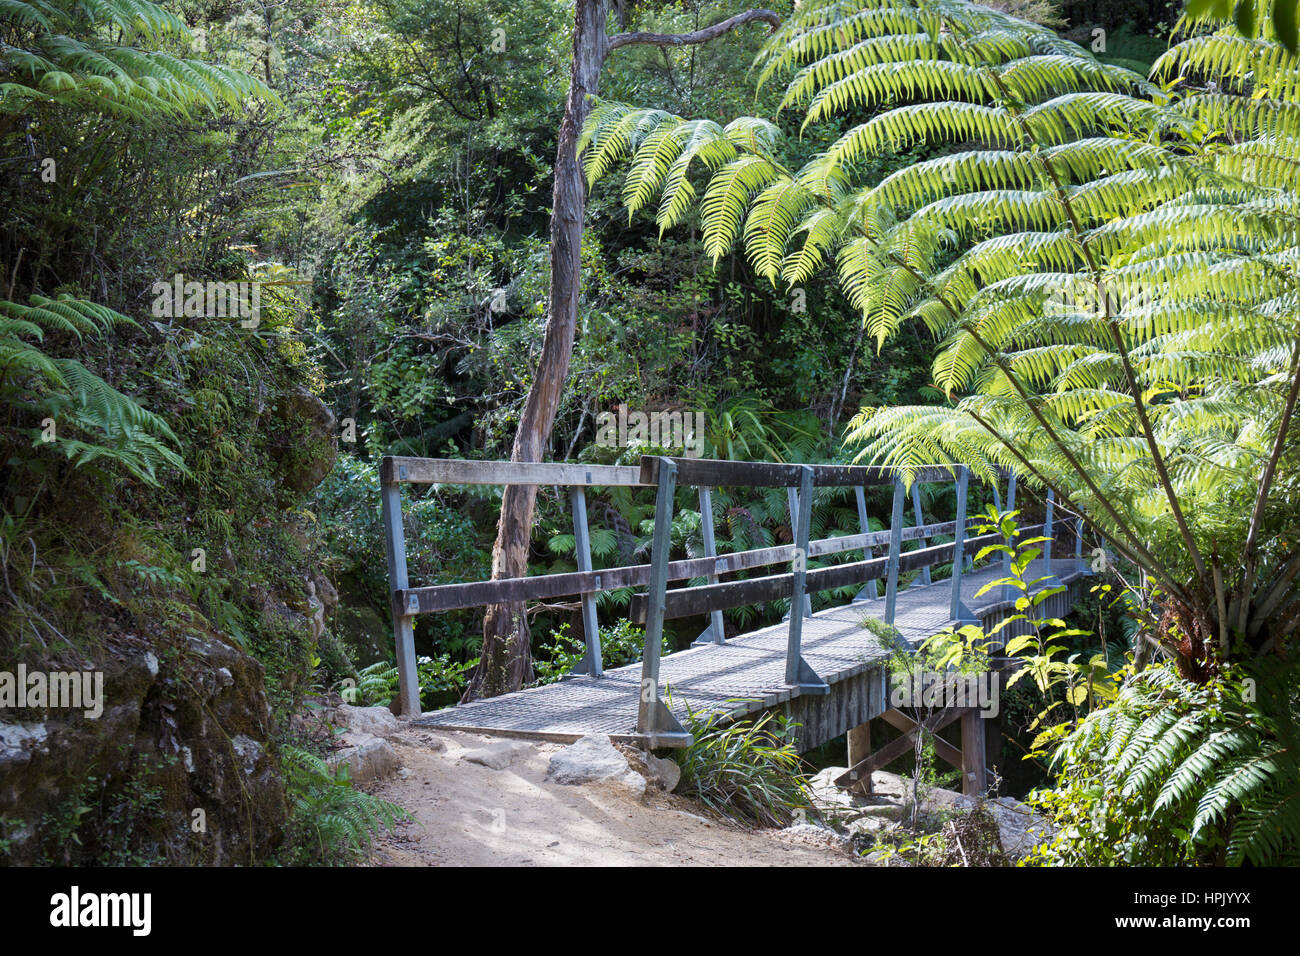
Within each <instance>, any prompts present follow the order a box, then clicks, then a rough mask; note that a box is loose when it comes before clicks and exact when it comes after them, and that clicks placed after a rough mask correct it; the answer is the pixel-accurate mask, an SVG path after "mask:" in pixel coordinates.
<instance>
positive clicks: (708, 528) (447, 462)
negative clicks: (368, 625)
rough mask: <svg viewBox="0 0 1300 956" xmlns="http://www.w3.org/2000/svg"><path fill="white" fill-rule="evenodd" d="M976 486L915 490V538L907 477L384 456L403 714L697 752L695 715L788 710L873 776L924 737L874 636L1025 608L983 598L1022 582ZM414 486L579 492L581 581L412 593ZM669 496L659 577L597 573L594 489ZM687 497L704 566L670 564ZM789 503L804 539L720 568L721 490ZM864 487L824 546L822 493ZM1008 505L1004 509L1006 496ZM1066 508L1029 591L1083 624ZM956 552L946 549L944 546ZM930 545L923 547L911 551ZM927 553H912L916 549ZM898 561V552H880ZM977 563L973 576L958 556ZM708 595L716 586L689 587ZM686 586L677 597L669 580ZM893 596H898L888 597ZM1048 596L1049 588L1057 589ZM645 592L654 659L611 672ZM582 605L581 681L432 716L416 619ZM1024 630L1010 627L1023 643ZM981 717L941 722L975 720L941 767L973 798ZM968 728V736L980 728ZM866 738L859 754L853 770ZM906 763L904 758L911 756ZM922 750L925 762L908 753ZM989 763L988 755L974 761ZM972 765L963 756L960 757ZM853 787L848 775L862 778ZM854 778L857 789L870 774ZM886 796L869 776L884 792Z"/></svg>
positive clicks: (725, 558)
mask: <svg viewBox="0 0 1300 956" xmlns="http://www.w3.org/2000/svg"><path fill="white" fill-rule="evenodd" d="M970 474H971V473H970V470H969V469H968V468H966V467H965V466H936V467H929V468H925V469H922V470H920V471H919V472H917V473H915V475H914V476H913V482H912V484H911V492H912V504H913V507H914V518H915V523H914V524H912V525H911V526H906V521H905V517H904V506H905V503H906V498H907V488H906V486H905V485H904V482H903V476H902V475H901V474H899V473H897V472H895V471H893V470H891V469H885V468H877V467H866V466H851V465H801V464H781V463H771V462H729V461H709V460H699V459H690V458H666V457H645V458H642V460H641V464H640V466H639V467H638V466H611V465H605V466H599V465H582V464H562V463H522V462H483V461H464V460H452V459H416V458H392V457H390V458H385V459H384V460H383V466H382V473H381V475H382V489H383V491H382V493H383V515H384V526H385V532H386V539H387V540H386V544H387V556H388V568H389V575H390V580H391V582H392V594H393V615H394V621H395V632H396V645H397V663H398V673H399V675H400V703H401V709H402V712H403V713H404V714H408V715H419V716H417V717H416V723H418V724H420V725H422V726H428V727H437V728H442V729H454V730H464V731H472V732H476V733H484V734H500V735H505V736H515V737H526V738H534V739H542V740H553V741H561V742H571V741H574V740H577V739H578V738H579V737H582V736H584V735H586V734H592V733H602V734H608V735H609V736H610V737H612V738H613V739H614V740H616V741H623V742H627V743H633V744H636V745H639V746H642V747H647V748H656V747H681V746H686V745H688V744H689V743H690V741H691V737H690V734H689V732H688V730H687V729H686V727H687V726H688V725H689V722H688V715H689V714H691V713H696V714H703V713H709V712H717V711H723V712H725V713H726V715H727V719H735V718H738V717H741V716H744V715H748V714H755V713H758V712H761V711H767V710H773V709H779V710H780V711H781V712H783V713H785V714H787V715H788V716H790V717H791V718H793V719H794V720H795V721H796V722H798V724H799V725H800V726H799V730H798V744H799V749H800V750H801V751H805V750H809V749H811V748H813V747H816V746H818V745H820V744H822V743H824V742H826V741H828V740H831V739H833V738H835V737H837V736H839V735H841V734H844V733H846V732H848V733H850V762H851V763H854V764H857V765H858V766H857V767H856V768H855V769H856V770H857V771H858V772H862V771H864V770H865V771H868V772H869V771H870V770H871V769H875V768H878V767H880V766H883V765H884V763H885V762H887V759H886V758H888V756H889V753H892V750H890V748H885V749H884V750H882V751H881V752H880V753H878V754H874V755H872V754H869V753H868V751H869V750H870V746H869V742H868V741H869V732H867V733H865V734H864V730H865V728H867V727H868V726H869V721H871V720H872V719H873V718H876V717H884V718H885V719H886V720H887V721H889V722H890V723H892V724H894V725H895V726H897V727H899V728H900V729H902V730H904V731H905V734H904V738H901V740H902V741H903V744H906V739H907V736H908V734H910V733H914V732H915V727H911V729H910V730H909V727H908V726H905V725H906V724H908V723H910V722H909V721H908V719H907V718H905V717H903V716H902V715H901V714H900V712H899V711H897V710H894V709H892V708H891V707H890V706H889V703H888V700H889V698H888V686H887V684H888V678H887V673H886V668H885V666H884V662H885V659H886V658H887V657H888V656H889V653H890V651H889V650H887V649H886V648H885V647H884V646H882V641H881V639H880V638H879V637H878V636H877V634H876V631H878V630H880V628H878V627H877V628H875V629H874V630H873V629H871V628H869V627H866V626H864V621H866V620H868V619H873V618H874V619H876V620H879V621H883V622H884V623H885V624H888V625H892V626H893V627H894V628H896V629H897V630H898V632H899V633H900V634H901V636H902V637H904V638H905V639H907V640H908V641H909V642H911V643H913V644H915V643H916V642H918V641H920V640H923V639H925V638H927V637H929V636H931V635H932V634H935V633H937V632H939V631H941V630H943V629H944V628H945V627H946V626H948V625H949V624H963V623H982V624H984V625H985V626H986V627H990V626H992V624H993V623H994V622H996V621H997V620H998V619H1000V618H1001V617H1003V616H1005V615H1006V614H1008V613H1011V608H1012V603H1013V602H1012V600H1011V597H1012V595H1011V594H1010V593H1007V592H1006V590H1005V589H1004V588H1002V587H998V588H994V589H992V590H991V591H989V592H988V593H986V594H984V595H983V596H977V594H978V592H979V591H980V590H981V589H982V588H984V586H985V585H987V584H989V583H990V582H992V581H994V580H996V579H998V578H1000V577H1004V576H1006V575H1007V574H1008V573H1009V567H1008V564H1007V562H1008V561H1009V558H1005V557H1004V558H999V559H997V560H995V561H993V562H992V563H991V564H987V565H986V566H984V567H975V566H974V565H973V562H972V556H973V555H975V554H977V553H978V552H979V551H980V549H981V548H983V547H985V546H986V545H989V544H993V543H1002V538H1001V536H1000V535H998V534H986V535H982V536H978V537H972V536H970V535H969V534H968V531H969V530H970V526H971V524H972V522H971V520H970V519H969V518H968V516H967V513H966V502H967V490H968V483H969V480H970ZM930 482H954V483H955V484H956V514H955V516H954V518H953V520H952V521H947V522H941V523H932V524H926V523H925V521H924V515H923V514H922V510H921V498H920V495H919V491H918V486H919V485H920V484H923V483H930ZM407 483H425V484H495V485H507V484H536V485H546V486H563V487H565V488H567V489H568V492H569V498H570V502H571V504H572V511H573V523H574V537H575V541H576V546H577V563H578V568H579V570H578V571H576V572H572V573H562V574H549V575H537V576H529V577H524V578H513V579H504V580H496V581H478V582H472V583H465V584H443V585H437V586H431V587H411V586H410V584H409V582H408V581H407V573H406V556H405V544H404V537H403V531H402V520H401V497H400V489H401V486H402V485H403V484H407ZM880 485H886V486H888V485H892V486H893V506H892V513H891V517H890V526H889V529H888V530H886V531H876V532H872V531H870V530H869V527H868V523H867V507H866V497H865V492H864V489H865V488H867V487H872V486H880ZM612 486H626V487H640V488H655V489H656V504H655V524H654V538H653V542H652V545H651V554H650V563H649V564H640V565H633V566H625V567H616V568H602V569H599V570H597V569H594V568H593V567H592V561H591V550H590V538H589V534H588V525H587V508H586V490H587V489H589V488H595V487H612ZM679 486H690V487H695V488H696V489H697V490H698V496H699V506H700V508H699V510H700V515H701V522H702V529H701V530H702V538H703V545H704V551H705V554H704V556H703V557H698V558H690V559H685V560H677V561H673V560H671V559H670V553H669V552H670V548H671V526H672V518H673V514H674V508H675V505H674V502H675V497H676V492H677V489H678V487H679ZM720 487H724V488H782V487H783V488H786V489H787V495H788V501H789V508H790V516H791V527H792V529H793V537H794V541H793V542H792V543H791V544H787V545H781V546H777V547H770V548H759V549H754V550H749V551H742V552H737V553H732V554H725V555H719V554H717V553H716V549H715V541H714V534H713V531H714V525H713V509H712V497H711V491H712V489H714V488H720ZM825 487H851V488H853V489H854V490H855V493H856V498H857V505H858V519H859V520H858V524H859V527H858V530H857V531H856V533H845V534H841V535H838V536H833V537H826V538H821V539H818V540H809V537H810V530H809V529H810V517H811V511H812V509H811V502H812V495H813V490H814V489H815V488H825ZM992 490H993V496H994V499H995V504H996V505H997V507H998V508H999V509H1001V507H1002V495H1001V493H1000V489H999V488H998V487H997V485H996V484H995V485H994V487H993V489H992ZM1015 493H1016V487H1015V476H1014V475H1010V476H1009V477H1008V478H1007V486H1006V499H1005V500H1006V510H1008V511H1009V510H1012V509H1013V508H1014V505H1015ZM1053 509H1054V501H1053V499H1052V496H1051V495H1050V494H1049V496H1048V498H1047V501H1046V512H1045V521H1044V523H1043V524H1042V525H1035V526H1032V527H1027V528H1023V529H1021V537H1022V538H1024V537H1028V536H1036V535H1039V534H1041V535H1043V536H1044V537H1045V538H1046V539H1047V541H1046V543H1045V544H1044V545H1042V547H1043V556H1042V557H1041V558H1040V559H1039V560H1038V561H1036V562H1035V564H1034V566H1033V567H1031V568H1030V570H1029V573H1028V576H1027V577H1028V580H1035V579H1037V578H1047V579H1048V581H1047V584H1052V585H1055V584H1060V585H1064V586H1065V590H1063V591H1061V592H1060V593H1057V594H1055V595H1053V596H1052V597H1050V598H1049V599H1048V600H1047V602H1046V603H1045V604H1044V605H1043V606H1042V607H1041V608H1040V611H1041V612H1045V613H1046V614H1047V616H1061V615H1063V614H1065V613H1067V612H1068V609H1069V605H1070V595H1071V592H1072V590H1073V588H1072V587H1071V585H1072V584H1073V582H1074V581H1076V579H1078V578H1079V577H1080V576H1082V575H1083V574H1085V573H1087V568H1086V567H1085V565H1084V564H1083V562H1082V560H1081V540H1082V538H1081V527H1080V525H1079V524H1078V523H1077V522H1071V524H1072V525H1073V527H1072V529H1071V531H1072V533H1071V535H1070V537H1072V538H1073V542H1072V543H1073V555H1072V556H1071V557H1069V558H1061V557H1056V558H1054V557H1053V556H1052V542H1053V539H1054V538H1055V537H1056V535H1057V532H1058V531H1059V528H1060V525H1061V522H1060V521H1058V520H1054V515H1053ZM933 539H940V540H939V542H938V543H931V542H932V540H933ZM912 543H914V544H912ZM909 544H911V546H912V549H911V550H905V547H906V546H908V545H909ZM877 549H881V550H882V551H883V553H881V554H879V555H877V554H876V553H875V552H876V550H877ZM851 551H860V552H861V553H862V555H861V558H860V559H859V560H851V561H848V562H845V563H840V564H832V565H828V566H826V567H816V568H812V567H809V561H810V559H816V558H819V557H825V556H828V555H832V554H843V553H844V552H851ZM956 555H961V556H962V559H961V560H954V556H956ZM948 563H951V565H952V572H951V576H950V577H949V578H948V579H947V580H942V581H932V580H931V574H930V572H931V569H932V568H934V567H935V566H936V565H943V564H948ZM782 564H784V565H787V566H788V570H782V571H780V572H779V573H773V574H766V575H763V576H758V577H748V578H744V579H735V578H734V575H736V574H737V573H738V572H745V571H752V570H754V569H761V568H765V567H768V566H771V565H782ZM909 571H916V572H918V574H917V576H916V581H915V583H914V584H913V586H912V587H910V588H904V589H901V590H900V588H899V576H900V574H903V573H906V572H909ZM692 579H694V580H697V581H698V580H702V581H703V582H704V583H700V584H690V583H689V582H690V581H691V580H692ZM679 581H686V582H688V586H685V587H672V588H670V587H669V586H668V585H669V582H679ZM877 581H883V583H884V593H883V595H881V594H879V593H878V591H877V585H876V582H877ZM846 586H852V587H859V586H861V587H862V590H861V591H860V592H859V593H858V595H857V597H856V598H855V599H854V600H853V601H852V602H851V603H849V604H847V605H844V606H840V607H832V608H828V609H825V610H822V611H820V612H818V613H816V614H813V613H811V609H810V602H809V599H808V595H809V594H811V593H815V592H819V591H826V590H830V589H833V588H835V589H838V588H843V587H846ZM1044 586H1047V585H1044ZM626 587H637V588H644V590H642V591H641V592H640V593H637V594H635V595H634V597H633V600H632V606H631V616H632V619H633V620H634V621H636V622H637V623H641V624H643V625H644V627H645V645H644V647H645V650H644V653H643V655H642V660H641V662H640V663H638V664H632V665H628V666H625V667H618V668H612V669H609V670H606V669H604V667H603V666H602V659H601V657H602V655H601V646H600V631H599V628H598V626H597V622H596V595H597V594H598V593H599V592H601V591H603V590H611V589H614V588H626ZM572 595H577V596H579V597H580V598H581V602H582V618H583V625H584V632H585V634H584V636H585V641H586V655H585V658H584V660H583V662H582V664H581V666H580V667H579V668H577V669H576V671H575V673H574V674H573V675H571V676H570V677H568V678H566V679H564V680H561V681H559V682H557V683H552V684H547V685H543V686H539V687H533V688H529V689H526V690H522V691H519V692H516V693H512V694H506V695H503V696H501V697H495V698H490V699H487V700H481V701H476V702H473V703H469V704H463V705H458V706H455V707H450V708H447V709H445V710H440V711H436V712H432V713H426V714H422V715H421V714H420V707H419V688H418V683H417V676H416V664H415V649H414V643H413V627H412V622H413V619H414V617H415V616H416V615H419V614H430V613H437V612H440V611H450V610H455V609H462V608H471V607H478V606H483V605H487V604H494V603H508V602H518V601H529V600H541V599H545V598H556V597H565V596H572ZM782 598H788V599H789V600H790V607H791V609H792V612H793V613H791V614H790V615H789V617H788V618H787V620H786V621H785V622H782V623H781V624H778V625H773V626H770V627H764V628H761V629H758V630H755V631H753V632H751V633H747V634H742V635H738V636H732V637H730V638H727V637H725V635H724V632H723V625H722V613H721V612H722V610H723V609H724V608H732V607H740V606H744V605H753V604H762V603H767V602H771V601H775V600H778V599H782ZM694 616H703V617H707V618H708V619H709V620H710V625H709V627H708V628H707V629H706V630H705V631H704V633H703V634H701V635H700V638H699V639H697V641H696V642H695V644H694V645H693V646H691V647H690V648H687V649H685V650H681V651H678V652H677V653H673V654H669V655H667V656H664V657H662V658H661V655H660V647H661V637H662V633H663V623H664V621H665V620H666V619H673V618H685V617H694ZM1008 631H1010V629H1008ZM971 711H972V708H966V709H965V710H963V711H962V712H961V713H957V712H956V711H954V712H953V714H951V715H947V716H944V717H942V718H941V720H940V721H939V724H940V725H942V724H944V723H950V722H952V720H953V719H956V718H958V717H960V718H961V719H962V720H963V734H962V736H963V741H964V744H965V746H964V747H963V752H964V754H963V753H957V752H956V750H955V748H953V747H951V746H950V745H948V744H946V743H944V744H943V746H942V747H940V748H939V753H940V756H941V757H944V758H945V759H947V760H949V761H950V762H953V763H958V764H959V765H964V768H965V769H967V770H969V771H971V772H969V773H968V774H967V789H968V790H972V791H973V790H975V789H982V786H983V750H982V747H983V744H982V742H979V743H978V744H977V738H978V741H982V739H983V738H982V736H981V732H979V731H977V727H978V724H979V721H978V720H975V719H974V717H975V715H974V714H973V713H972V712H971ZM968 725H969V726H968ZM855 732H856V743H857V748H856V749H857V753H856V754H854V753H853V751H854V749H855V748H854V746H853V744H854V743H855ZM892 746H893V749H896V750H898V751H899V753H898V754H894V756H898V755H901V753H902V752H903V749H904V748H903V747H902V746H900V745H899V742H898V741H895V742H894V744H893V745H892ZM906 749H910V747H906ZM976 749H978V751H979V752H978V753H974V752H973V751H975V750H976ZM954 754H955V756H954ZM849 776H850V775H848V774H846V777H849ZM852 779H853V780H856V779H857V776H856V775H854V776H853V778H852ZM867 779H868V780H869V773H868V776H867Z"/></svg>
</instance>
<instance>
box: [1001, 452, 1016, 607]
mask: <svg viewBox="0 0 1300 956" xmlns="http://www.w3.org/2000/svg"><path fill="white" fill-rule="evenodd" d="M1015 510H1016V473H1015V472H1014V471H1013V472H1011V474H1010V475H1009V476H1008V477H1007V511H1008V512H1011V511H1015ZM1012 547H1014V544H1013V545H1012ZM1002 576H1003V577H1004V578H1009V577H1011V555H1009V554H1004V555H1003V556H1002ZM1017 593H1018V592H1017V591H1016V590H1015V588H1013V587H1012V586H1011V585H1009V584H1004V585H1002V600H1004V601H1010V600H1012V599H1013V598H1014V597H1015V596H1016V594H1017Z"/></svg>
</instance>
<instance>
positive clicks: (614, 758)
mask: <svg viewBox="0 0 1300 956" xmlns="http://www.w3.org/2000/svg"><path fill="white" fill-rule="evenodd" d="M546 779H548V780H550V781H552V782H554V783H559V784H565V785H568V786H574V785H580V784H584V783H610V784H614V785H617V786H622V787H626V788H627V789H629V790H631V791H632V792H633V793H634V794H635V795H636V796H638V797H640V796H644V794H645V786H646V781H645V777H643V776H641V775H640V774H639V773H637V772H636V771H635V770H633V769H632V768H631V767H630V766H628V762H627V758H626V757H624V756H623V755H622V754H621V753H619V752H618V750H616V749H615V747H614V745H613V744H612V743H611V742H610V739H609V736H608V735H606V734H588V735H587V736H586V737H583V738H582V739H581V740H579V741H578V742H577V743H574V744H570V745H569V746H568V747H565V748H564V749H563V750H561V751H560V752H559V753H557V754H556V755H555V756H553V757H552V758H551V762H550V765H549V766H548V767H547V769H546Z"/></svg>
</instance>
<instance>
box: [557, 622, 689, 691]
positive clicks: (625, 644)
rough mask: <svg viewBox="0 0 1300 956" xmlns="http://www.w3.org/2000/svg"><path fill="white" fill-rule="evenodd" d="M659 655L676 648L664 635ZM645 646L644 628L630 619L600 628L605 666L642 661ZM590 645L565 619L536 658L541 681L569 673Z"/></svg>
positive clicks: (602, 656)
mask: <svg viewBox="0 0 1300 956" xmlns="http://www.w3.org/2000/svg"><path fill="white" fill-rule="evenodd" d="M662 642H663V643H662V646H661V648H660V651H659V652H660V654H664V655H666V654H671V653H672V652H673V647H672V645H671V644H670V643H669V641H668V637H667V636H666V635H665V636H664V637H663V638H662ZM644 647H645V629H644V628H640V627H637V626H636V625H635V624H633V623H632V622H631V621H629V620H628V619H627V618H622V619H620V620H618V621H616V622H614V623H613V624H612V625H609V626H607V627H601V629H600V654H601V662H602V666H603V667H605V668H606V669H609V668H612V667H622V666H623V665H625V664H634V663H636V662H637V661H639V660H641V652H642V650H643V648H644ZM586 653H587V645H586V644H585V643H584V642H583V641H582V640H580V639H579V638H577V637H576V636H574V635H573V634H572V633H570V628H569V623H568V622H567V621H565V622H564V623H562V624H561V625H560V626H559V627H558V628H556V629H555V630H554V631H552V632H551V642H550V643H549V644H546V643H543V644H542V646H541V648H540V649H539V652H538V653H536V654H534V657H533V673H534V674H536V675H537V683H538V684H551V683H554V682H555V681H557V680H559V679H560V678H561V677H563V676H564V675H565V674H568V673H569V672H570V671H572V670H573V668H574V667H576V666H577V665H578V664H580V663H582V659H583V657H585V656H586Z"/></svg>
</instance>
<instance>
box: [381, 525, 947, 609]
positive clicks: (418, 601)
mask: <svg viewBox="0 0 1300 956" xmlns="http://www.w3.org/2000/svg"><path fill="white" fill-rule="evenodd" d="M949 524H950V525H951V522H950V523H949ZM943 527H944V526H943V525H931V526H930V529H934V528H943ZM919 530H920V529H916V528H909V529H908V531H909V532H911V531H919ZM927 530H929V529H927ZM932 533H936V534H943V533H944V532H943V531H933V532H932ZM881 535H883V536H884V540H885V541H887V540H888V535H889V532H887V531H876V532H873V533H872V534H871V535H867V536H866V537H868V538H873V539H874V538H875V537H877V536H881ZM919 536H920V535H919V534H918V535H916V537H919ZM863 537H864V536H863V535H840V536H838V537H833V538H821V539H819V540H817V541H813V542H811V543H810V544H809V545H808V553H809V555H810V556H811V557H822V556H824V555H828V554H838V553H840V552H842V551H852V550H854V549H856V548H860V547H862V546H863V540H862V539H863ZM880 543H884V541H882V542H880ZM913 553H919V552H913ZM793 557H794V545H792V544H784V545H778V546H776V547H773V548H754V549H751V550H749V551H737V552H735V553H733V554H723V555H718V556H717V557H707V556H706V557H702V558H689V559H686V560H682V561H673V562H671V563H670V564H669V565H668V580H670V581H686V580H689V579H690V578H702V577H708V576H710V575H713V576H717V575H719V574H729V573H731V572H733V571H745V570H750V569H752V568H760V567H763V566H765V565H769V564H783V563H785V562H787V561H789V560H791V559H792V558H793ZM649 580H650V565H648V564H631V565H626V566H624V567H621V568H603V569H600V570H594V571H568V572H564V573H562V574H537V575H531V576H529V577H526V578H502V579H500V580H497V581H469V582H465V583H463V584H435V585H429V586H427V587H417V588H402V589H401V590H400V591H399V592H398V593H396V594H395V595H394V598H393V600H394V605H393V606H394V608H400V609H401V613H402V614H403V615H406V614H432V613H435V612H438V611H456V610H463V609H465V608H472V607H483V606H485V605H488V604H499V603H505V602H510V601H538V600H542V599H545V598H558V597H569V596H572V595H581V594H591V593H594V592H596V591H610V590H613V589H615V588H630V587H640V586H642V585H644V584H645V583H646V582H648V581H649ZM864 580H866V579H864ZM412 600H414V601H415V603H414V604H412V603H411V602H412Z"/></svg>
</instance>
